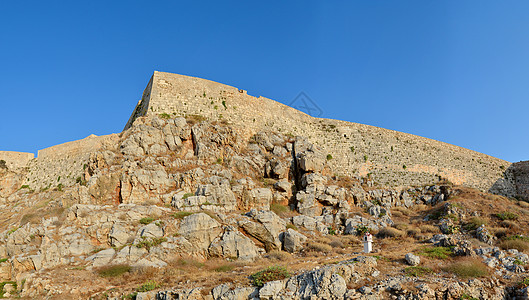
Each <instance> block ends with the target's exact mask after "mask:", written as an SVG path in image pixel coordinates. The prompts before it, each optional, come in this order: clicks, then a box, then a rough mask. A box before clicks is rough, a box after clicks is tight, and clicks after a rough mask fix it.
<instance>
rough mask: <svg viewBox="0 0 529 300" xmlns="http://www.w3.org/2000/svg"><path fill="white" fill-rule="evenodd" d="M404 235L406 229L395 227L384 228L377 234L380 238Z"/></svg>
mask: <svg viewBox="0 0 529 300" xmlns="http://www.w3.org/2000/svg"><path fill="white" fill-rule="evenodd" d="M404 235H406V233H405V232H404V231H402V230H398V229H397V228H393V227H385V228H382V229H381V230H380V231H379V232H378V234H377V236H378V237H380V238H388V237H403V236H404Z"/></svg>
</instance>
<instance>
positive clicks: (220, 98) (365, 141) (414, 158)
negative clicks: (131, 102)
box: [126, 72, 511, 191]
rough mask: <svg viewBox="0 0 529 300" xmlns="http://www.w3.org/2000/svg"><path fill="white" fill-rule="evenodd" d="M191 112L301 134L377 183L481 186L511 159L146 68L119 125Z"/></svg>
mask: <svg viewBox="0 0 529 300" xmlns="http://www.w3.org/2000/svg"><path fill="white" fill-rule="evenodd" d="M162 113H163V114H169V115H171V116H189V115H197V116H201V117H205V118H207V119H209V120H211V121H220V120H225V121H227V122H229V123H230V124H232V125H233V126H238V127H242V128H245V129H246V130H248V131H250V132H253V133H255V132H258V131H262V130H273V131H279V132H282V133H285V134H292V135H301V136H306V137H308V139H309V140H310V141H311V142H312V143H314V144H316V145H318V146H319V147H320V148H321V149H322V150H323V151H324V152H325V153H327V154H330V155H331V156H332V157H333V158H332V159H331V160H330V161H329V164H330V165H331V167H332V169H333V170H334V171H335V172H336V173H337V175H348V176H354V175H360V176H372V178H373V179H374V180H375V181H377V182H378V183H380V184H382V185H388V186H407V185H422V184H431V183H432V182H435V181H437V180H438V179H439V177H443V178H446V179H448V180H450V181H452V182H454V183H456V184H462V185H467V186H471V187H475V188H478V189H480V190H484V191H486V190H488V189H489V188H490V187H491V186H492V185H493V184H494V182H496V180H498V179H499V178H500V177H502V176H503V170H505V169H507V168H508V167H509V166H510V165H511V163H509V162H507V161H504V160H501V159H498V158H494V157H491V156H488V155H485V154H482V153H478V152H475V151H472V150H468V149H465V148H461V147H458V146H454V145H450V144H447V143H443V142H439V141H435V140H431V139H428V138H424V137H420V136H415V135H411V134H407V133H402V132H397V131H393V130H388V129H383V128H378V127H374V126H369V125H363V124H358V123H350V122H346V121H339V120H330V119H320V118H314V117H311V116H309V115H307V114H305V113H303V112H301V111H298V110H296V109H294V108H291V107H289V106H286V105H284V104H281V103H279V102H276V101H274V100H271V99H267V98H265V97H254V96H251V95H248V94H247V93H246V92H244V91H240V90H239V89H237V88H235V87H231V86H228V85H224V84H220V83H216V82H213V81H210V80H205V79H200V78H195V77H189V76H184V75H177V74H171V73H164V72H154V75H153V76H152V78H151V80H150V81H149V84H148V85H147V88H146V89H145V92H144V94H143V97H142V101H140V103H139V104H138V106H137V107H136V109H135V110H134V113H133V115H132V116H131V118H130V120H129V122H128V124H127V126H126V128H128V127H130V125H131V124H132V123H133V122H134V120H135V119H136V118H137V117H139V116H143V115H158V114H162Z"/></svg>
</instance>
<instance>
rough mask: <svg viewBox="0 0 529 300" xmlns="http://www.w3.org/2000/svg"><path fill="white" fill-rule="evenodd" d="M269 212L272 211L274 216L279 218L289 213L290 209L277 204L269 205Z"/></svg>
mask: <svg viewBox="0 0 529 300" xmlns="http://www.w3.org/2000/svg"><path fill="white" fill-rule="evenodd" d="M270 210H271V211H273V212H274V213H275V214H276V215H278V216H281V215H284V214H286V213H288V212H289V211H290V208H289V207H288V206H286V205H281V204H279V203H272V204H270Z"/></svg>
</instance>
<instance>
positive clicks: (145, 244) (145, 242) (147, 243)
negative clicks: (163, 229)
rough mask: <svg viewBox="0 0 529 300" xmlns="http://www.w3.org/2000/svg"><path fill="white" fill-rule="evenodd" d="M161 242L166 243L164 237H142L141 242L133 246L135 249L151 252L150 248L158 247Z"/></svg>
mask: <svg viewBox="0 0 529 300" xmlns="http://www.w3.org/2000/svg"><path fill="white" fill-rule="evenodd" d="M163 242H167V239H166V238H164V237H158V238H156V237H155V238H153V237H151V238H146V237H144V236H142V240H141V241H139V242H138V243H137V244H136V245H135V246H136V247H137V248H145V249H147V251H149V250H151V248H152V247H155V246H158V245H160V244H161V243H163Z"/></svg>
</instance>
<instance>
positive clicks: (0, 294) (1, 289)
mask: <svg viewBox="0 0 529 300" xmlns="http://www.w3.org/2000/svg"><path fill="white" fill-rule="evenodd" d="M6 284H12V285H13V287H14V288H15V291H16V290H17V289H18V286H17V283H16V281H4V282H0V298H4V297H3V295H4V293H5V292H4V286H5V285H6Z"/></svg>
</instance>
